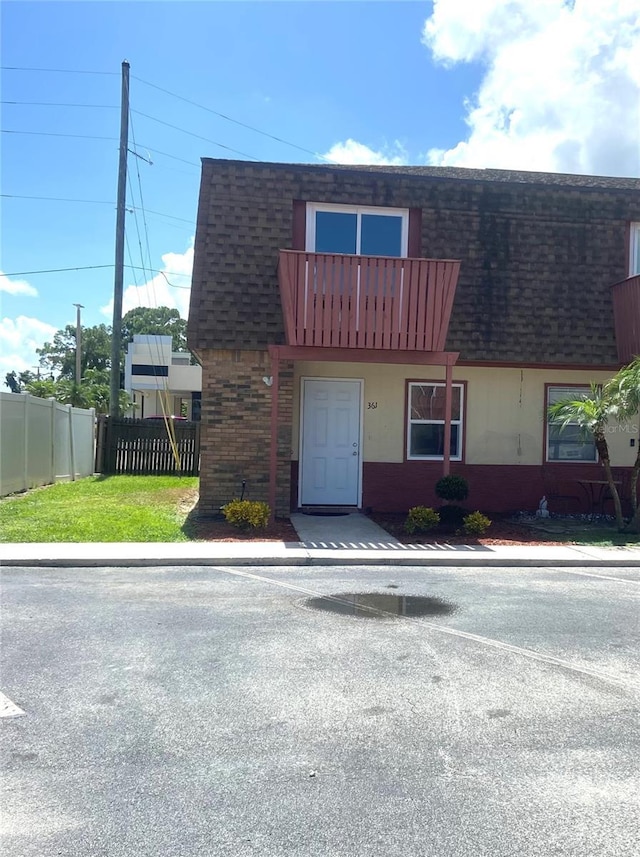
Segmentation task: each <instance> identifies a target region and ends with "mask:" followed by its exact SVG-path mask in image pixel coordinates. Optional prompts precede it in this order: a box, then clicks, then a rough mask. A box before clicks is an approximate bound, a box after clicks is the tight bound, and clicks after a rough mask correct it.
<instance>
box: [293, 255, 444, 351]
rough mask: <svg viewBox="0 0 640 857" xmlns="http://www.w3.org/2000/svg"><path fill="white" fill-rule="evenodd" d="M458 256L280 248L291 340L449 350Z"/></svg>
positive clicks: (407, 348)
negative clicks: (444, 257) (418, 256)
mask: <svg viewBox="0 0 640 857" xmlns="http://www.w3.org/2000/svg"><path fill="white" fill-rule="evenodd" d="M459 271H460V262H457V261H452V260H448V259H447V260H439V259H393V258H388V257H382V256H348V255H341V254H333V253H305V252H300V251H297V250H281V251H280V263H279V266H278V278H279V281H280V295H281V298H282V309H283V314H284V324H285V333H286V337H287V344H288V345H310V346H327V347H333V348H378V349H388V350H398V351H444V348H445V340H446V337H447V329H448V327H449V318H450V316H451V308H452V306H453V298H454V295H455V290H456V285H457V282H458V274H459Z"/></svg>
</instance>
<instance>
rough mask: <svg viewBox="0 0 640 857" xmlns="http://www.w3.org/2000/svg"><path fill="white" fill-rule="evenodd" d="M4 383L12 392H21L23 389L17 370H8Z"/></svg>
mask: <svg viewBox="0 0 640 857" xmlns="http://www.w3.org/2000/svg"><path fill="white" fill-rule="evenodd" d="M4 384H5V387H8V388H9V389H10V390H11V392H12V393H19V392H20V390H21V387H20V382H19V381H18V379H17V377H16V373H15V371H13V372H7V374H6V375H5V376H4Z"/></svg>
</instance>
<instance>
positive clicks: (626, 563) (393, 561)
mask: <svg viewBox="0 0 640 857" xmlns="http://www.w3.org/2000/svg"><path fill="white" fill-rule="evenodd" d="M2 565H3V567H5V568H6V567H11V568H176V567H190V568H193V567H211V566H225V567H226V566H235V567H260V566H261V567H265V566H267V567H274V566H279V567H291V568H295V567H303V566H306V567H313V566H318V567H322V566H325V567H326V566H335V565H341V566H363V565H366V566H389V565H393V566H405V567H406V566H412V567H416V566H420V567H426V568H640V557H638V558H635V557H629V558H628V559H627V558H625V557H612V558H611V559H606V558H605V557H603V558H598V559H594V558H592V557H589V558H587V557H584V558H581V557H576V558H573V557H572V558H570V559H569V558H563V559H560V558H558V559H553V558H525V557H523V558H522V559H519V558H512V557H500V556H494V557H481V558H480V557H477V556H473V557H472V556H459V557H452V556H446V557H443V556H433V557H427V556H424V555H423V556H416V555H415V554H411V555H410V556H406V555H398V554H393V555H391V556H389V555H387V556H374V557H372V556H370V555H367V556H362V555H360V556H353V555H350V556H344V555H339V554H335V553H332V554H330V555H319V554H309V553H305V554H298V555H289V556H285V557H274V556H270V557H229V556H225V557H184V558H177V557H159V558H155V559H154V558H150V557H140V558H132V557H114V558H111V559H107V558H98V557H78V558H77V559H73V558H72V557H59V558H53V559H45V558H41V557H40V558H33V559H29V558H15V559H10V558H9V559H7V558H3V559H2Z"/></svg>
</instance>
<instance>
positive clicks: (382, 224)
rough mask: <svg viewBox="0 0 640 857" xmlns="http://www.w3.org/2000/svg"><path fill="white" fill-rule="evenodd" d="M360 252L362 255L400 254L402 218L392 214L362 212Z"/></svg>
mask: <svg viewBox="0 0 640 857" xmlns="http://www.w3.org/2000/svg"><path fill="white" fill-rule="evenodd" d="M360 228H361V233H360V253H361V254H362V255H363V256H402V218H401V217H398V216H396V215H393V214H363V215H362V223H361V227H360Z"/></svg>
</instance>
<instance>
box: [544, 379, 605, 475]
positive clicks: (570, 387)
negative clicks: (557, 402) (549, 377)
mask: <svg viewBox="0 0 640 857" xmlns="http://www.w3.org/2000/svg"><path fill="white" fill-rule="evenodd" d="M546 390H547V393H546V401H545V411H544V413H545V420H546V424H547V430H546V443H545V447H546V448H545V451H544V457H545V462H546V463H547V464H594V463H596V462H597V461H598V450H597V449H596V447H595V443H594V442H593V441H586V440H585V441H584V443H589V444H590V443H593V458H551V457H550V455H549V452H550V450H549V446H550V444H549V440H550V434H551V432H550V429H551V426H552V425H553V423H552V422H551V421H550V419H549V405H550V404H551V391H552V390H565V391H566V395H565V396H562V397H561V398H563V399H566V398H569V396H571V395H572V393H576V394H580V393H588V392H589V385H588V384H548V385H547V388H546ZM568 425H570V426H571V425H576V423H568Z"/></svg>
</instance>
